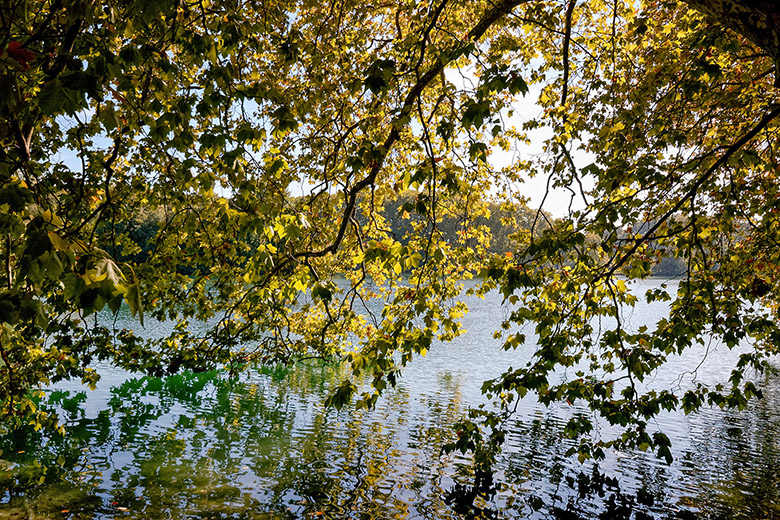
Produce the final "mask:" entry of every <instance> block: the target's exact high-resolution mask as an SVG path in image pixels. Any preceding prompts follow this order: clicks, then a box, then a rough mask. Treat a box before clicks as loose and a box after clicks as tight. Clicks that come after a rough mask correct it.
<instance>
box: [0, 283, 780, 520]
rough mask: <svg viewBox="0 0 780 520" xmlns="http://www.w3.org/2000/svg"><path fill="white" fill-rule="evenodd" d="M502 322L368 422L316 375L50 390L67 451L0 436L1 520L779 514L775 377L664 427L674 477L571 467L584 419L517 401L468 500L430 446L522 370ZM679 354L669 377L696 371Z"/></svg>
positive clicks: (631, 462)
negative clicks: (509, 373) (749, 393)
mask: <svg viewBox="0 0 780 520" xmlns="http://www.w3.org/2000/svg"><path fill="white" fill-rule="evenodd" d="M470 303H474V302H470ZM636 312H637V314H638V315H639V314H641V318H642V319H644V320H653V319H656V317H657V316H660V315H662V309H661V310H659V309H656V308H639V309H638V310H637V311H636ZM502 313H503V310H502V307H501V302H500V298H494V299H490V298H488V299H486V300H485V301H481V302H480V303H479V305H476V308H475V309H474V312H473V313H472V314H471V315H470V317H469V320H470V321H469V322H468V323H467V324H466V327H467V328H468V329H469V334H468V335H467V336H464V337H461V338H458V339H457V340H456V341H454V342H452V343H451V344H448V345H437V346H435V348H433V349H432V350H431V352H430V354H429V356H428V357H427V358H426V359H422V360H419V362H415V363H414V364H412V365H411V366H410V367H409V368H408V369H407V371H406V373H405V375H404V377H403V378H402V379H401V380H400V383H399V386H398V388H396V389H395V390H394V391H390V392H387V393H386V395H385V396H384V397H383V398H382V399H380V401H379V402H378V406H377V409H376V410H373V411H371V412H366V411H357V412H356V411H354V410H345V411H344V412H342V413H336V412H335V411H333V410H325V409H324V408H323V406H322V403H323V401H324V398H325V396H326V395H327V393H328V391H329V389H330V388H333V387H335V386H336V385H338V384H339V383H340V382H341V381H342V380H343V379H344V377H345V376H346V375H347V374H346V373H345V372H344V369H343V368H341V367H339V366H332V365H323V364H314V363H311V364H303V365H299V366H297V367H295V368H294V369H292V370H285V369H278V370H270V369H267V370H264V371H261V372H259V373H258V372H255V373H251V374H243V375H241V376H240V377H238V378H232V379H231V378H230V377H228V376H227V375H226V374H224V373H219V372H209V373H203V374H191V373H185V374H180V375H174V376H170V377H167V378H164V379H158V378H128V375H127V374H125V373H121V372H118V371H111V370H107V371H106V372H105V373H106V379H105V380H104V382H103V383H102V384H101V385H100V386H99V390H98V391H97V392H88V393H84V392H82V391H80V389H78V388H77V387H66V386H62V387H59V389H58V390H55V391H50V392H49V396H48V404H47V406H49V407H51V408H53V409H56V410H57V411H58V413H59V414H60V417H61V418H62V419H63V420H64V421H65V422H66V423H67V425H68V435H67V436H66V437H65V439H61V438H54V437H51V436H49V435H43V434H41V433H40V432H34V431H15V432H5V434H3V435H0V450H1V451H0V518H19V519H25V520H29V519H49V518H51V519H85V520H86V519H113V518H128V519H135V518H138V519H140V518H171V519H184V518H192V519H202V520H206V519H228V518H230V519H271V518H274V519H276V518H279V519H293V518H296V519H297V518H354V519H363V518H371V519H385V518H387V519H391V518H423V519H455V518H473V517H475V516H481V517H483V518H500V519H503V518H536V519H547V518H554V519H597V518H599V519H600V518H605V519H607V518H617V519H620V518H625V519H637V520H645V519H649V518H657V519H721V518H723V519H726V518H745V519H761V518H765V519H774V518H780V491H778V490H780V472H778V471H777V468H779V467H780V375H778V374H777V373H776V372H774V373H772V372H770V373H767V374H765V375H764V376H762V379H761V380H760V381H757V383H759V386H760V387H762V388H763V390H764V395H765V398H764V399H763V400H760V401H753V402H751V404H750V406H749V407H748V409H747V410H744V411H743V412H724V411H721V410H719V409H717V408H716V409H705V410H703V411H701V412H700V413H697V414H695V415H692V416H689V417H686V416H684V415H681V414H667V415H665V416H661V417H659V418H658V423H657V427H658V428H659V429H661V430H662V431H664V432H665V433H666V434H667V435H669V437H670V438H671V439H672V442H673V446H674V449H675V450H676V451H675V455H676V460H675V462H674V463H673V464H672V465H671V466H667V465H665V464H664V463H662V462H660V461H658V460H657V459H655V458H654V456H653V455H652V454H647V453H642V452H631V453H621V452H609V453H607V458H606V460H604V461H603V462H601V463H600V465H598V466H594V465H593V464H588V465H584V466H583V465H580V464H579V463H578V462H577V461H576V460H574V459H572V458H570V457H567V456H566V452H567V450H568V449H569V448H570V447H571V441H568V440H566V439H561V437H560V431H561V427H562V425H563V424H565V423H566V422H567V421H568V420H569V418H570V417H571V416H572V415H575V414H581V413H588V412H587V410H585V409H581V408H577V407H562V408H556V407H553V408H545V407H542V406H540V405H538V404H537V403H535V402H534V401H533V400H531V399H526V400H524V401H523V402H522V403H521V405H520V410H521V412H520V413H518V414H517V415H516V421H515V422H514V423H513V424H512V425H511V428H510V432H509V435H508V437H507V440H506V443H505V453H504V454H503V456H502V458H501V460H500V461H499V464H498V465H497V473H496V475H495V478H494V481H493V482H494V483H495V489H491V490H490V492H489V493H482V494H478V493H475V490H474V489H473V487H472V485H473V484H474V480H475V476H474V470H473V468H472V465H471V463H470V461H469V459H467V458H465V457H462V456H452V457H445V456H442V455H441V453H440V448H441V446H442V445H443V444H444V443H446V442H447V441H449V440H451V437H452V436H453V435H454V432H453V431H452V430H451V425H452V424H453V423H454V422H456V421H457V420H458V419H459V418H461V417H462V415H463V414H464V413H465V411H466V409H467V407H468V406H476V405H478V404H479V403H481V402H483V398H482V396H481V395H480V393H479V387H480V385H481V382H482V381H483V380H484V379H488V378H491V377H495V376H497V375H498V374H499V373H500V372H501V371H503V370H504V369H505V368H506V367H507V366H510V365H514V366H519V365H520V364H522V363H524V362H525V358H524V357H523V356H524V355H525V354H524V353H523V352H521V351H516V352H503V351H499V350H498V349H496V345H495V342H494V341H493V339H492V333H493V331H494V330H495V329H496V321H497V320H500V317H501V315H502ZM715 354H717V355H715ZM715 354H712V355H711V358H710V360H709V361H711V363H710V364H709V365H704V366H702V367H701V370H700V372H699V375H700V377H710V376H711V377H713V378H714V377H718V376H719V375H720V374H723V373H725V374H728V371H724V369H723V367H724V366H728V365H729V363H731V362H732V361H733V359H732V358H733V357H734V355H736V353H734V352H729V351H725V352H715ZM686 355H688V356H690V357H691V359H690V360H689V361H690V363H688V360H684V359H683V360H681V362H680V365H679V366H683V365H685V366H688V364H692V366H694V367H695V366H697V365H698V364H699V363H700V359H698V358H697V357H696V356H697V354H696V352H693V351H691V352H689V353H686ZM678 368H679V367H678ZM676 377H678V374H672V373H670V374H661V375H659V376H658V378H657V379H656V383H658V384H666V383H667V382H668V381H667V379H668V380H674V378H676ZM726 377H727V376H726ZM603 434H604V435H605V436H608V435H610V434H611V432H610V431H607V429H606V428H605V430H604V431H603ZM472 499H474V500H472Z"/></svg>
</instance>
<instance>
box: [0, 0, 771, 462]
mask: <svg viewBox="0 0 780 520" xmlns="http://www.w3.org/2000/svg"><path fill="white" fill-rule="evenodd" d="M689 4H690V5H689ZM689 4H686V3H680V2H675V1H666V0H662V1H658V0H653V1H646V2H625V1H623V0H615V1H610V2H606V1H602V0H580V1H575V0H569V1H568V2H563V1H559V0H551V1H542V0H524V1H523V0H498V1H474V0H468V1H462V0H438V1H423V2H418V1H410V0H409V1H407V0H402V1H397V2H380V3H371V2H368V3H367V2H363V1H360V2H356V1H351V0H340V1H336V0H334V1H326V2H319V1H318V2H313V1H309V0H299V1H288V0H285V1H276V0H265V1H263V2H257V1H239V0H198V1H190V0H134V1H131V0H108V1H102V2H97V1H90V0H43V1H37V0H36V1H30V0H8V1H7V2H6V7H5V8H4V9H3V10H2V12H0V46H2V48H3V53H2V55H1V56H0V143H1V144H2V147H1V148H0V207H2V213H1V214H0V231H1V233H0V258H2V264H3V266H4V269H3V270H2V273H0V322H1V323H2V329H1V330H0V354H1V355H2V356H1V358H2V361H0V416H2V420H4V421H9V422H13V421H37V423H38V424H41V425H50V426H51V425H54V424H55V420H56V418H54V417H50V416H47V415H46V414H44V413H43V412H40V411H38V410H37V409H36V406H35V399H34V397H35V395H34V392H33V393H31V390H34V389H36V388H40V387H41V386H42V385H46V384H49V383H51V382H56V381H58V380H61V379H63V378H73V377H76V378H82V379H83V380H84V381H85V382H87V383H91V384H94V382H95V381H96V379H97V377H98V374H96V373H95V371H94V370H93V364H94V363H93V362H94V361H95V360H98V359H108V360H111V361H112V362H114V363H116V364H118V365H120V366H122V367H125V368H128V369H133V370H140V371H145V372H148V373H152V374H163V373H166V372H170V373H172V372H175V371H177V370H179V369H182V368H189V369H194V370H200V369H205V368H209V367H213V366H215V365H226V366H230V367H232V368H236V367H238V366H240V365H248V364H250V363H252V362H261V363H276V362H289V361H291V360H294V359H300V358H301V357H308V356H317V357H324V358H328V359H332V358H335V359H343V360H345V361H346V362H348V363H350V364H351V366H352V368H353V369H354V372H355V374H358V373H360V372H368V373H369V374H370V375H372V376H373V386H372V390H371V391H368V392H366V393H364V394H362V395H357V396H355V395H354V393H355V389H356V387H355V383H354V381H345V382H344V384H343V385H342V386H341V387H340V388H339V389H338V391H337V393H336V394H335V395H334V396H333V397H332V399H331V401H332V403H333V404H335V405H337V406H341V405H343V404H345V403H346V401H347V400H349V399H350V398H356V402H357V403H358V406H370V405H372V404H373V403H374V402H375V400H376V398H377V395H378V392H381V390H382V389H383V388H385V387H386V385H387V384H392V383H393V382H394V381H395V379H396V377H397V376H398V374H399V370H400V368H401V367H402V366H403V365H404V364H405V363H407V362H409V361H410V360H411V359H412V358H413V357H415V356H417V355H420V354H424V353H425V351H426V350H427V349H428V348H430V347H431V346H432V345H438V341H439V340H447V339H448V338H452V337H453V336H455V335H457V334H459V333H460V332H461V331H460V329H459V325H458V318H459V316H461V315H462V313H463V312H465V311H466V309H465V308H464V307H463V305H462V304H460V303H453V302H456V301H457V296H458V294H459V292H460V285H459V280H462V279H463V278H466V277H471V276H475V275H476V276H479V277H480V280H481V283H480V284H479V286H478V289H477V291H478V292H480V291H488V290H493V289H497V290H499V291H501V293H503V295H504V296H505V297H506V302H507V304H508V305H509V306H510V307H509V308H510V311H511V314H510V315H509V317H508V319H507V321H506V323H505V328H506V331H505V332H504V331H498V332H497V336H498V337H500V338H502V341H503V342H504V343H503V345H504V348H507V349H515V348H533V349H535V350H534V351H535V355H534V357H533V361H532V362H531V363H530V364H529V365H528V366H524V367H521V368H517V369H510V370H509V371H507V372H506V373H505V374H504V375H503V376H502V377H500V378H498V379H497V380H495V381H492V382H487V383H486V384H485V387H484V390H485V392H486V393H487V394H489V395H490V396H492V397H494V398H495V399H496V402H497V404H498V406H497V407H496V409H495V410H497V411H495V410H494V411H492V412H485V411H475V412H474V414H473V417H471V418H469V419H465V420H464V423H463V424H462V425H460V426H459V429H460V436H459V438H458V441H457V443H456V444H454V445H452V446H451V447H452V448H460V449H463V450H467V449H470V450H476V452H477V454H478V457H477V460H478V461H480V462H483V463H485V464H489V463H490V460H491V457H492V456H493V455H492V454H493V453H494V452H495V449H496V448H497V447H498V446H499V445H500V443H501V440H502V436H503V431H502V428H503V425H504V424H505V422H504V420H505V418H506V414H510V413H511V411H512V406H513V404H512V403H513V402H515V401H516V399H517V398H518V397H519V396H524V395H525V394H526V393H528V392H535V393H536V394H537V395H538V398H539V399H540V400H541V401H543V402H552V401H569V402H575V401H578V400H584V401H586V402H587V403H588V404H589V406H590V407H591V408H592V409H593V410H594V411H595V412H596V415H599V416H601V417H602V418H603V420H607V421H609V422H610V423H612V424H617V425H621V426H624V427H625V432H626V433H625V434H624V435H622V436H619V437H618V438H616V439H602V438H598V437H594V438H589V437H588V434H589V432H590V431H591V429H592V427H593V424H592V423H591V419H588V418H579V419H577V420H576V421H573V422H572V423H570V424H569V425H568V426H567V430H566V432H567V434H570V435H572V436H575V437H576V436H580V435H584V436H585V437H584V440H583V444H582V445H581V447H580V452H581V456H583V457H587V456H592V455H595V456H598V455H599V453H600V451H601V450H602V449H603V447H604V446H605V445H618V446H640V447H643V448H646V447H654V448H656V449H657V450H658V452H659V454H660V455H662V456H667V457H669V456H670V451H669V448H668V442H667V440H666V438H665V437H664V436H663V434H662V433H661V432H654V431H652V428H651V427H650V426H648V424H650V421H651V419H652V417H654V416H655V415H657V414H658V413H661V411H662V410H664V409H672V408H683V409H685V410H686V411H692V410H695V409H697V408H698V407H700V406H701V405H703V404H707V403H712V404H717V405H721V406H735V407H742V406H744V405H745V402H746V399H748V398H749V397H751V396H752V395H754V394H756V393H757V389H756V388H755V387H754V386H753V384H752V383H751V382H750V381H749V380H748V379H746V378H745V377H744V376H745V374H746V372H747V370H748V369H752V368H755V369H758V370H760V369H762V367H763V366H764V365H763V360H764V359H765V358H766V357H767V356H770V355H772V354H773V353H775V352H776V349H777V347H776V345H777V344H778V340H780V331H778V327H777V322H778V315H777V312H778V311H777V305H776V304H777V301H778V297H780V290H778V288H777V282H778V272H779V271H778V267H777V266H778V262H780V258H778V256H779V254H780V253H779V251H780V250H779V249H778V247H777V246H778V240H779V239H780V220H779V219H778V211H779V210H780V198H778V178H777V176H778V167H779V163H778V159H779V158H778V134H777V132H778V119H777V118H778V115H780V97H779V95H778V92H779V91H778V89H777V88H776V87H775V82H776V77H778V74H777V71H776V67H775V63H776V62H777V59H778V47H779V45H778V41H780V40H779V39H778V34H780V31H778V27H780V23H779V22H778V20H780V16H779V15H778V9H777V7H776V6H775V5H774V2H759V1H757V2H732V1H730V0H717V1H703V0H701V1H700V0H691V1H690V2H689ZM721 24H722V25H721ZM530 178H536V179H545V182H546V185H547V188H548V190H549V191H550V192H551V193H552V192H554V191H556V190H557V191H563V192H564V193H568V194H569V197H568V199H567V202H566V203H565V204H564V205H563V206H559V207H549V206H542V208H541V209H540V208H539V203H540V201H546V200H547V198H545V197H537V198H535V199H534V204H535V205H534V206H532V207H531V208H530V210H529V209H528V208H526V207H525V204H526V203H527V202H528V198H527V197H528V196H530V195H531V192H530V191H528V190H527V188H526V187H525V186H526V184H525V181H526V180H528V179H530ZM401 195H403V197H405V198H404V203H403V204H400V205H399V204H395V206H393V207H398V216H397V219H396V220H398V219H400V220H402V221H404V222H405V224H404V225H403V226H399V225H397V224H393V223H392V222H389V220H391V219H390V218H388V217H387V212H383V208H385V206H392V204H394V203H395V201H396V200H397V199H398V198H399V196H401ZM558 200H560V199H558ZM489 203H492V204H496V203H500V204H503V211H502V216H503V217H504V224H505V225H506V226H510V225H511V226H514V229H515V232H514V233H513V234H512V242H511V243H510V242H506V241H504V242H503V243H506V244H509V245H507V246H506V247H511V248H510V249H508V250H506V251H502V252H500V253H499V254H491V253H490V249H489V243H490V237H489V233H488V232H487V228H486V227H485V226H484V225H479V223H480V222H484V221H485V220H484V219H485V218H486V217H487V216H488V212H489V210H490V207H491V206H489ZM493 208H495V206H493ZM543 210H544V211H543ZM529 211H530V212H529ZM548 211H549V212H548ZM393 218H396V217H393ZM480 219H482V220H480ZM445 220H446V221H447V222H450V223H452V222H455V223H457V225H456V227H457V229H455V230H454V231H453V230H451V231H452V232H449V233H447V234H446V235H445V234H444V233H443V232H442V229H441V227H442V222H444V221H445ZM149 222H152V223H153V227H152V228H150V227H149ZM399 230H400V231H399ZM504 240H505V237H504ZM667 257H674V258H677V259H679V260H680V261H681V262H683V263H684V265H685V266H686V268H685V274H684V278H683V279H682V280H681V282H680V284H679V287H680V288H679V291H678V292H674V293H672V294H669V293H667V292H666V291H664V290H660V291H658V290H656V291H652V292H649V293H647V294H634V293H632V292H631V289H630V283H627V282H626V278H629V279H636V278H644V277H647V276H649V274H650V272H651V269H652V267H653V265H654V264H655V263H657V262H659V261H660V260H661V259H663V258H667ZM637 298H646V299H648V300H654V299H655V300H668V301H669V305H670V314H669V316H668V318H666V319H664V320H662V321H661V322H659V323H658V324H657V325H656V326H655V327H654V328H648V329H642V330H638V331H637V330H629V329H627V328H626V327H624V326H623V322H622V319H621V312H620V309H621V308H624V307H625V306H630V305H632V303H633V302H635V301H636V299H637ZM377 299H382V300H383V301H384V305H383V310H382V311H381V312H374V313H372V312H369V305H368V302H369V301H370V300H375V301H376V300H377ZM123 303H124V304H126V305H127V306H129V309H130V310H131V311H132V312H133V313H134V314H135V315H137V316H138V319H139V324H141V323H143V319H144V318H146V319H147V320H148V319H149V318H150V317H151V318H154V319H167V320H172V321H173V322H174V323H177V325H176V327H175V328H174V329H173V332H172V333H171V335H170V336H169V337H166V338H148V337H145V336H144V335H143V331H142V328H141V327H139V328H138V330H136V331H128V330H114V329H113V328H112V326H111V320H110V318H109V317H108V316H109V314H108V312H109V311H112V312H117V311H118V310H119V309H120V307H121V306H122V305H123ZM99 313H101V314H100V316H102V317H99V316H98V314H99ZM193 320H202V321H205V322H206V323H207V324H208V327H207V328H205V329H204V328H194V327H192V326H190V323H191V322H192V321H193ZM525 324H530V326H527V327H525V328H524V330H526V332H527V337H526V336H525V335H523V334H521V333H520V332H518V331H519V330H521V329H520V328H519V327H518V326H519V325H525ZM139 331H140V332H139ZM714 340H717V341H722V342H724V343H725V344H727V345H729V346H736V345H738V344H742V345H743V346H744V345H749V347H747V348H746V349H745V353H744V354H743V355H742V356H741V358H740V362H739V366H737V367H735V371H734V373H733V375H732V377H731V379H730V382H729V384H727V385H726V386H724V387H720V388H713V389H710V388H704V387H692V388H690V389H687V390H685V391H684V392H680V391H679V389H671V388H670V389H660V390H659V389H655V390H647V389H644V387H643V386H642V384H641V383H642V381H643V380H645V378H647V377H650V376H651V375H652V374H654V373H655V371H656V370H657V369H658V367H660V366H662V365H664V364H665V363H668V362H670V360H673V359H674V357H675V356H676V355H677V354H679V353H680V352H682V351H683V350H685V349H686V348H688V347H690V346H691V345H693V344H695V343H697V342H704V341H714ZM436 348H439V347H436ZM442 348H444V347H442ZM560 368H570V370H566V371H565V374H566V375H564V376H561V371H560V370H559V369H560ZM675 392H677V393H675ZM480 425H481V426H480Z"/></svg>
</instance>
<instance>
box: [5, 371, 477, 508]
mask: <svg viewBox="0 0 780 520" xmlns="http://www.w3.org/2000/svg"><path fill="white" fill-rule="evenodd" d="M343 376H344V374H343V373H342V370H341V369H340V368H337V367H328V366H321V365H310V366H305V365H304V366H300V367H298V368H296V369H295V370H293V371H290V372H289V373H279V374H276V376H273V375H272V374H269V375H265V376H254V377H249V376H244V377H242V378H241V379H235V380H231V379H227V378H226V377H224V376H223V375H220V374H216V373H207V374H182V375H178V376H171V377H168V378H166V379H157V378H142V379H136V380H130V381H128V382H126V383H125V384H123V385H121V386H120V387H118V388H115V389H113V390H112V398H111V399H110V401H109V409H108V410H106V411H104V412H102V413H100V414H99V415H98V417H97V418H95V419H85V418H83V417H82V418H80V419H76V420H74V421H73V422H72V424H71V426H70V429H71V430H73V433H74V435H70V436H69V437H68V439H69V441H68V444H67V445H65V443H64V441H61V440H60V441H58V440H56V439H48V440H45V439H44V438H43V437H40V436H39V435H38V434H37V433H35V432H26V438H25V439H19V440H18V443H19V445H20V446H22V445H24V446H28V448H27V449H28V451H29V457H30V458H36V459H38V460H41V461H44V466H47V465H48V466H49V467H50V468H49V469H50V470H49V473H48V476H47V477H46V478H47V479H48V481H49V484H48V485H45V486H40V487H37V488H34V489H32V490H28V492H27V496H26V497H25V498H26V500H25V501H21V499H16V502H15V505H19V504H22V503H24V504H25V505H26V507H34V508H35V509H36V510H37V511H40V512H41V513H42V514H43V515H44V516H45V515H46V514H47V513H48V514H51V515H54V514H55V511H59V510H64V509H69V510H70V511H71V513H68V514H62V515H64V516H65V517H67V516H68V515H76V514H78V515H80V516H78V517H79V518H96V517H104V516H108V517H113V515H114V514H116V513H117V511H123V516H130V517H132V516H135V517H138V518H153V517H171V518H185V517H195V518H204V519H205V518H298V517H302V516H311V517H315V516H317V515H318V513H322V515H324V516H330V517H332V518H333V517H339V518H350V517H351V518H403V517H407V516H414V517H421V518H448V517H449V514H448V512H447V508H446V506H445V505H444V504H443V502H442V500H441V499H440V497H441V496H442V495H443V492H442V491H441V490H440V489H439V486H440V482H441V475H442V474H444V472H445V469H444V465H443V463H442V462H441V461H440V459H439V457H438V452H437V451H436V450H437V449H438V447H439V446H440V445H441V443H442V439H443V436H444V435H446V434H447V433H448V431H449V427H450V425H451V424H452V423H453V422H454V421H455V419H456V418H457V417H458V416H459V415H460V414H461V413H462V408H461V405H460V397H459V390H458V388H457V386H458V385H457V384H455V383H452V382H451V381H443V384H442V386H441V388H439V389H438V390H437V393H434V394H432V395H430V396H428V397H426V398H423V399H421V400H418V401H414V402H413V401H411V400H410V398H409V395H408V394H407V393H405V392H404V391H403V388H400V389H399V390H398V391H395V392H388V394H387V396H386V398H385V399H383V400H382V401H380V403H379V406H378V408H377V409H376V410H374V411H372V412H355V411H350V412H343V413H339V414H337V413H335V412H334V411H332V410H325V409H324V408H323V407H322V405H321V403H322V402H323V400H324V395H325V394H326V392H327V391H328V389H329V388H330V387H331V386H332V385H334V384H337V383H338V382H340V381H341V379H342V378H343ZM72 439H78V442H72V441H71V440H72ZM38 441H40V442H38ZM3 443H4V445H3V446H2V447H3V449H4V451H3V452H4V453H6V452H7V450H6V449H5V448H6V446H5V444H6V443H5V441H3ZM36 446H37V447H36ZM410 447H411V448H410ZM87 448H88V450H89V452H88V453H84V452H83V451H82V450H84V449H87ZM63 453H64V454H67V456H68V459H67V461H63V462H64V464H62V465H60V466H58V465H57V464H56V463H55V461H56V459H57V457H58V456H59V455H61V454H63ZM415 453H420V454H421V456H420V457H417V456H415V455H414V454H415ZM87 465H90V466H91V468H90V469H89V474H90V475H91V476H90V477H89V479H90V480H89V482H82V481H81V480H80V479H81V478H82V477H84V474H80V473H79V470H83V469H84V468H85V467H86V466H87ZM61 466H64V467H65V468H67V469H61V470H60V471H57V468H58V467H61ZM62 483H67V485H68V486H70V487H71V488H73V486H74V485H75V486H78V485H80V486H81V487H82V488H83V490H82V491H81V493H80V495H79V496H82V497H91V499H92V500H91V502H84V501H83V500H82V502H83V503H82V504H81V505H78V506H77V505H75V504H76V503H77V502H79V501H78V500H77V498H78V497H76V496H75V495H73V494H72V493H71V495H73V496H69V497H66V496H62ZM94 484H97V487H96V488H95V489H94V490H93V485H94ZM57 494H60V498H61V499H60V500H55V502H52V503H49V502H46V504H47V505H44V502H41V500H40V499H41V497H43V496H49V495H57ZM96 495H97V496H99V497H100V499H98V500H95V497H96ZM69 501H70V502H71V503H72V504H74V505H69V504H68V502H69ZM36 504H37V505H36ZM0 507H2V506H0ZM8 507H11V506H8ZM46 508H48V512H47V511H46ZM117 508H122V509H117ZM125 509H126V510H128V511H124V510H125ZM78 511H81V513H78ZM74 518H76V516H74Z"/></svg>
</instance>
